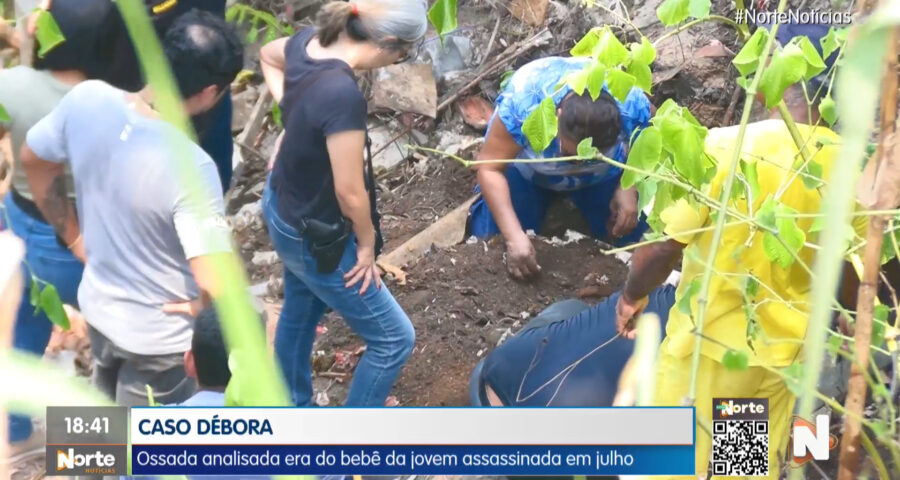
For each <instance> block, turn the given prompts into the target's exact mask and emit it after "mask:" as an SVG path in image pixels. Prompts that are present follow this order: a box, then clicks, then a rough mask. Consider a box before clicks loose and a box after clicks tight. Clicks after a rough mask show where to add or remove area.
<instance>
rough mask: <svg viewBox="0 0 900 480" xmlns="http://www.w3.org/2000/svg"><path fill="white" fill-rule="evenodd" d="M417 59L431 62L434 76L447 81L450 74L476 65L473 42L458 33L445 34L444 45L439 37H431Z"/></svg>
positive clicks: (440, 80) (422, 61) (441, 80)
mask: <svg viewBox="0 0 900 480" xmlns="http://www.w3.org/2000/svg"><path fill="white" fill-rule="evenodd" d="M416 60H417V61H418V62H420V63H426V64H427V63H430V64H431V68H432V73H433V75H434V78H435V79H436V80H437V81H439V82H442V83H443V82H447V81H449V80H450V79H449V78H448V74H450V73H452V72H459V71H461V70H466V69H468V68H470V67H472V66H473V65H474V58H473V54H472V42H471V41H470V40H469V39H468V38H466V37H464V36H462V35H460V34H457V33H451V34H449V35H444V42H443V45H442V44H441V41H440V39H438V38H437V37H433V38H429V39H428V40H427V41H426V42H425V44H424V45H423V46H422V49H421V50H420V52H419V55H418V56H417V58H416Z"/></svg>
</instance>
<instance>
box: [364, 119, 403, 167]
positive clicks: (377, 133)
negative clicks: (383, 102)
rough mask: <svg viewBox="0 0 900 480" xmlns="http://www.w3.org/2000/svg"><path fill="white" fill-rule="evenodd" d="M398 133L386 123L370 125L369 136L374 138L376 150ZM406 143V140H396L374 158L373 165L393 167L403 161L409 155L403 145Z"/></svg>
mask: <svg viewBox="0 0 900 480" xmlns="http://www.w3.org/2000/svg"><path fill="white" fill-rule="evenodd" d="M396 134H397V132H396V131H394V130H392V129H391V128H389V127H388V126H386V125H378V126H374V127H369V138H370V139H371V140H372V151H373V152H374V151H376V150H379V149H381V147H383V146H384V145H386V144H387V143H388V142H389V141H390V140H391V139H392V138H394V136H395V135H396ZM404 143H406V141H405V140H403V139H400V140H398V141H396V142H394V144H393V145H390V146H388V147H387V148H385V149H384V151H383V152H381V153H379V154H378V155H375V158H373V159H372V165H373V166H374V167H375V168H378V167H381V168H391V167H393V166H394V165H396V164H398V163H400V162H402V161H403V160H404V159H405V158H406V157H407V155H408V153H407V151H406V148H404V147H403V145H404Z"/></svg>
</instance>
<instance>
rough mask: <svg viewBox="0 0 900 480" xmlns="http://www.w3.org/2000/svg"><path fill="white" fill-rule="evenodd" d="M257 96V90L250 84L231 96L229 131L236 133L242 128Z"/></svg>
mask: <svg viewBox="0 0 900 480" xmlns="http://www.w3.org/2000/svg"><path fill="white" fill-rule="evenodd" d="M258 97H259V91H258V90H257V89H256V88H255V87H252V86H248V87H247V88H246V89H244V90H243V91H241V92H240V93H236V94H234V95H232V96H231V104H232V113H231V133H238V132H240V131H241V130H243V129H244V126H245V125H246V124H247V120H248V119H249V118H250V112H251V111H252V110H253V105H255V104H256V99H257V98H258Z"/></svg>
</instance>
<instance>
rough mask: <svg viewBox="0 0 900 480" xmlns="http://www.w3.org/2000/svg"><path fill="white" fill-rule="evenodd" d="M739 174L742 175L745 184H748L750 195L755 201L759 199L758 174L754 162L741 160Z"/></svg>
mask: <svg viewBox="0 0 900 480" xmlns="http://www.w3.org/2000/svg"><path fill="white" fill-rule="evenodd" d="M741 173H742V174H743V175H744V179H745V180H747V183H748V184H750V195H751V196H752V197H753V200H754V201H755V200H756V199H757V198H759V194H760V189H759V173H757V171H756V162H747V161H745V160H744V159H741Z"/></svg>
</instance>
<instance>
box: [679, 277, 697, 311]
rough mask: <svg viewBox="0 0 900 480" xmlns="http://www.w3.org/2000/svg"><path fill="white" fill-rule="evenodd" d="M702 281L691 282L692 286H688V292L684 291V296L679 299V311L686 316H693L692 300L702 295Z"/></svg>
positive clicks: (694, 280)
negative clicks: (699, 294)
mask: <svg viewBox="0 0 900 480" xmlns="http://www.w3.org/2000/svg"><path fill="white" fill-rule="evenodd" d="M700 286H701V284H700V279H699V278H695V279H693V280H691V283H690V285H688V288H687V290H685V291H684V295H682V296H681V298H680V299H678V311H680V312H681V313H683V314H685V315H690V314H691V300H692V299H693V298H694V297H696V296H697V294H698V293H700Z"/></svg>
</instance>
